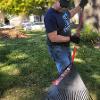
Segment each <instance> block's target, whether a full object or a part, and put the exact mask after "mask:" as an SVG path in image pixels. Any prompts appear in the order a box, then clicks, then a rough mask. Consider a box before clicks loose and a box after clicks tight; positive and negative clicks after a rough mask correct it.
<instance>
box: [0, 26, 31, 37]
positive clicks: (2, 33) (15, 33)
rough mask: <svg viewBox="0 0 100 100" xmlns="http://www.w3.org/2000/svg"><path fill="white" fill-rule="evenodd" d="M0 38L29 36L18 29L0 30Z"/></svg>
mask: <svg viewBox="0 0 100 100" xmlns="http://www.w3.org/2000/svg"><path fill="white" fill-rule="evenodd" d="M0 37H1V38H10V39H14V38H28V37H29V36H28V35H27V34H25V33H23V32H21V31H19V30H18V29H15V28H12V29H0Z"/></svg>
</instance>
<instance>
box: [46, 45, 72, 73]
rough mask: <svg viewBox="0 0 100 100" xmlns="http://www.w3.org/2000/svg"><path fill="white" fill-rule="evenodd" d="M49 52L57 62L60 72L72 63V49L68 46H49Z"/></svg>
mask: <svg viewBox="0 0 100 100" xmlns="http://www.w3.org/2000/svg"><path fill="white" fill-rule="evenodd" d="M48 50H49V53H50V55H51V57H52V58H53V60H54V62H55V63H56V66H57V70H58V72H59V74H61V73H62V71H63V70H64V69H65V68H67V67H68V65H69V64H71V50H70V48H69V47H66V46H60V45H56V46H48Z"/></svg>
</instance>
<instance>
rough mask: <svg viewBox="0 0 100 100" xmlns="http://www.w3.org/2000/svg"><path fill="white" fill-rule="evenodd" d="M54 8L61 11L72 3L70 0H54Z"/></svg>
mask: <svg viewBox="0 0 100 100" xmlns="http://www.w3.org/2000/svg"><path fill="white" fill-rule="evenodd" d="M53 3H54V5H53V8H56V10H58V11H61V10H62V9H63V8H68V7H69V4H70V0H53Z"/></svg>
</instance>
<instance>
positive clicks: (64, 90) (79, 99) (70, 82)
mask: <svg viewBox="0 0 100 100" xmlns="http://www.w3.org/2000/svg"><path fill="white" fill-rule="evenodd" d="M45 100H93V99H92V98H91V96H90V94H89V92H88V90H87V88H86V86H85V84H84V83H83V81H82V79H81V77H80V75H79V73H78V72H77V70H76V68H75V66H73V67H72V69H71V70H70V72H69V73H68V74H67V75H66V76H65V77H64V78H63V79H62V80H61V81H60V82H59V83H58V84H57V85H54V84H52V86H51V87H50V88H49V90H48V94H47V97H46V99H45Z"/></svg>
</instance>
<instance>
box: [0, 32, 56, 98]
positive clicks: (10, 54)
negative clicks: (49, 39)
mask: <svg viewBox="0 0 100 100" xmlns="http://www.w3.org/2000/svg"><path fill="white" fill-rule="evenodd" d="M0 42H1V41H0ZM1 43H2V44H5V40H4V41H3V40H2V42H1ZM6 43H7V44H5V45H3V46H2V48H0V56H1V59H0V97H1V98H5V99H7V98H6V97H7V95H8V96H9V95H10V100H13V99H14V98H13V97H16V96H17V97H19V98H18V100H33V99H34V100H40V99H41V100H42V98H43V97H44V93H45V92H44V90H45V88H46V87H48V86H49V85H50V82H51V80H52V77H53V75H54V74H53V73H52V72H53V70H55V69H54V68H53V69H52V68H51V67H49V66H53V63H51V62H50V59H49V57H48V53H47V48H46V45H45V38H44V34H41V35H39V33H35V34H33V35H32V37H31V38H28V39H13V40H10V39H8V40H6ZM14 88H16V90H17V88H20V89H19V90H17V91H18V92H17V93H16V90H14V91H13V89H14ZM21 89H22V91H21ZM25 89H26V90H25ZM22 92H23V93H22ZM17 94H18V95H17ZM11 95H12V98H11ZM17 97H16V98H17ZM43 100H44V99H43Z"/></svg>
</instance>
